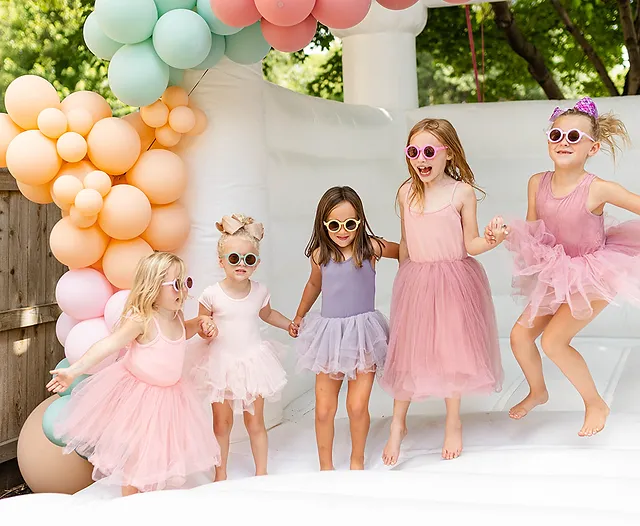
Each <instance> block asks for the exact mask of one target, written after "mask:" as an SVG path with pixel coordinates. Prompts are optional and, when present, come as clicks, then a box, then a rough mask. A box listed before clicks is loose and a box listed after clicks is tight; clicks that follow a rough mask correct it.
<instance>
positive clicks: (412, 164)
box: [380, 119, 506, 465]
mask: <svg viewBox="0 0 640 526" xmlns="http://www.w3.org/2000/svg"><path fill="white" fill-rule="evenodd" d="M405 153H406V157H407V166H408V168H409V174H410V177H409V179H408V180H407V181H406V182H405V183H404V184H403V185H402V186H401V187H400V189H399V191H398V196H397V198H398V202H399V205H400V218H401V225H402V241H401V243H400V261H401V263H400V270H399V271H398V275H397V277H396V280H395V283H394V286H393V298H392V302H391V335H390V338H389V354H388V356H387V361H386V363H385V372H384V376H383V378H382V380H381V381H380V384H381V385H382V387H383V388H384V389H385V390H386V391H388V392H389V393H390V394H391V395H392V396H393V398H394V405H393V421H392V423H391V433H390V436H389V441H388V442H387V445H386V446H385V448H384V452H383V455H382V457H383V461H384V463H385V464H387V465H394V464H396V462H397V460H398V455H399V453H400V444H401V442H402V439H403V438H404V436H405V435H406V433H407V427H406V416H407V411H408V409H409V404H410V403H411V402H412V401H417V400H423V399H425V398H426V397H429V396H437V397H440V398H444V399H445V405H446V410H447V416H446V422H445V436H444V446H443V448H442V457H443V458H444V459H447V460H449V459H453V458H456V457H457V456H458V455H459V454H460V452H461V451H462V424H461V421H460V397H461V396H462V395H463V394H469V393H490V392H492V391H498V390H500V388H501V383H502V367H501V362H500V348H499V345H498V330H497V326H496V318H495V312H494V308H493V302H492V299H491V290H490V288H489V282H488V280H487V276H486V274H485V272H484V269H483V268H482V265H481V264H480V263H478V261H476V260H475V259H473V258H472V257H469V255H478V254H482V253H483V252H486V251H488V250H490V249H491V248H493V247H495V246H497V244H498V243H500V242H501V241H502V240H503V239H504V236H505V232H506V227H504V225H503V224H502V219H501V218H500V217H496V218H494V220H493V221H492V224H491V232H490V233H489V234H488V235H487V236H485V237H480V236H479V235H478V222H477V217H476V208H477V203H476V194H475V190H477V189H478V187H477V186H476V184H475V179H474V176H473V172H472V171H471V168H469V165H468V163H467V160H466V158H465V154H464V150H463V148H462V144H461V143H460V139H459V138H458V134H457V133H456V131H455V129H454V128H453V126H452V125H451V124H450V123H449V122H448V121H446V120H442V119H425V120H423V121H420V122H419V123H417V124H416V125H415V126H414V127H413V129H412V130H411V132H410V134H409V138H408V141H407V147H406V150H405ZM493 232H495V234H493ZM407 259H408V260H407Z"/></svg>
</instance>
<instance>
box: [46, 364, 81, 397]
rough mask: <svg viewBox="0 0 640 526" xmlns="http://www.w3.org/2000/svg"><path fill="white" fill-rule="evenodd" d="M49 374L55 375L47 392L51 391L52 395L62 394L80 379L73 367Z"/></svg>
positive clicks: (56, 370)
mask: <svg viewBox="0 0 640 526" xmlns="http://www.w3.org/2000/svg"><path fill="white" fill-rule="evenodd" d="M49 372H50V373H51V374H52V375H53V378H52V379H51V380H50V381H49V383H48V384H47V391H51V392H52V393H61V392H62V391H66V390H67V389H68V388H69V386H70V385H71V384H72V383H73V381H74V380H75V379H76V378H77V377H78V375H77V374H75V373H74V372H73V370H72V369H71V367H66V368H64V369H55V370H53V371H49Z"/></svg>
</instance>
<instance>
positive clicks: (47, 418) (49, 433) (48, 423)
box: [42, 396, 71, 447]
mask: <svg viewBox="0 0 640 526" xmlns="http://www.w3.org/2000/svg"><path fill="white" fill-rule="evenodd" d="M69 400H71V399H70V398H69V397H68V396H63V397H62V398H58V399H57V400H56V401H55V402H53V403H52V404H51V405H50V406H49V407H47V410H46V411H45V412H44V415H43V416H42V431H44V434H45V436H46V437H47V438H48V439H49V442H51V443H52V444H55V445H56V446H59V447H64V446H66V445H67V444H66V442H64V441H63V440H62V438H60V437H58V436H56V435H55V433H54V432H53V429H54V426H55V424H56V423H57V422H58V421H59V420H60V413H61V412H62V410H63V409H64V408H65V406H66V405H67V404H68V403H69Z"/></svg>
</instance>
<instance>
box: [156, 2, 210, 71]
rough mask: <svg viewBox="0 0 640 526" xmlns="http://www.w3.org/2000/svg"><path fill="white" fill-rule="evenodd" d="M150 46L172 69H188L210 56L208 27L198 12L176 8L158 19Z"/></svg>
mask: <svg viewBox="0 0 640 526" xmlns="http://www.w3.org/2000/svg"><path fill="white" fill-rule="evenodd" d="M153 46H154V48H155V50H156V53H157V54H158V56H159V57H160V58H161V59H162V60H163V61H164V62H165V63H167V64H169V66H171V67H172V68H177V69H190V68H193V67H195V66H197V65H198V64H201V63H202V61H204V60H205V59H206V58H207V56H208V55H209V51H210V50H211V30H210V29H209V26H208V25H207V23H206V22H205V21H204V19H203V18H202V17H201V16H200V15H198V13H195V12H193V11H189V10H187V9H176V10H174V11H169V12H168V13H167V14H165V15H163V16H161V17H160V20H158V23H157V24H156V27H155V29H154V30H153Z"/></svg>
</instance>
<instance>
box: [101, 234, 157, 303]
mask: <svg viewBox="0 0 640 526" xmlns="http://www.w3.org/2000/svg"><path fill="white" fill-rule="evenodd" d="M152 253H153V249H152V248H151V247H150V246H149V244H148V243H147V242H146V241H144V240H143V239H140V238H139V237H136V238H134V239H129V240H128V241H119V240H116V239H114V240H112V241H111V243H109V246H108V247H107V250H106V251H105V253H104V257H103V258H102V268H103V270H104V275H105V276H106V277H107V279H108V280H109V282H110V283H111V284H112V285H113V286H114V287H117V288H119V289H121V290H123V289H130V288H131V286H132V285H133V277H134V275H135V272H136V267H137V266H138V262H139V261H140V260H141V259H142V258H144V257H147V256H148V255H150V254H152Z"/></svg>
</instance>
